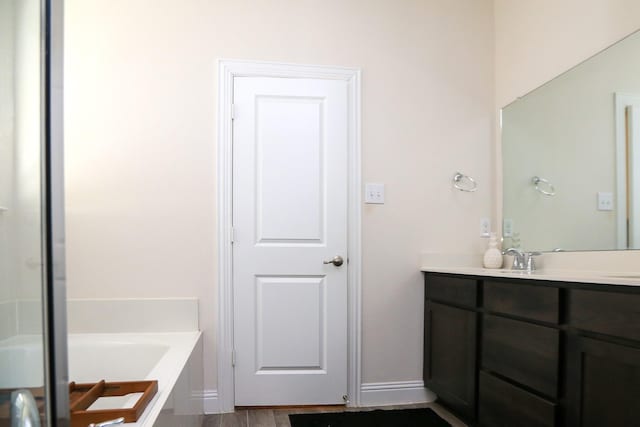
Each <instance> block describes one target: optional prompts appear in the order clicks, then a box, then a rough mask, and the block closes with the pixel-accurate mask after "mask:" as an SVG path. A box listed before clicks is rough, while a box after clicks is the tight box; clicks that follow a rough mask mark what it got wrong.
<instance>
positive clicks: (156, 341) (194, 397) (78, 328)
mask: <svg viewBox="0 0 640 427" xmlns="http://www.w3.org/2000/svg"><path fill="white" fill-rule="evenodd" d="M67 309H68V310H67V311H68V330H69V380H70V381H75V382H76V383H92V382H98V381H100V380H102V379H104V380H106V381H107V382H108V381H131V380H134V381H135V380H157V381H158V392H157V394H156V395H155V397H154V398H153V399H152V400H151V402H150V403H149V405H148V406H147V408H146V409H145V411H144V413H143V414H142V416H141V417H140V419H139V420H138V421H137V422H136V423H127V424H125V425H131V426H141V427H142V426H144V427H152V426H153V427H175V426H178V425H180V426H184V427H200V426H199V424H200V423H201V420H202V416H203V413H204V408H203V399H202V396H203V366H202V363H203V362H202V346H203V337H202V332H200V331H199V325H198V299H197V298H145V299H130V298H120V299H70V300H68V303H67ZM136 399H137V396H134V397H128V398H119V400H117V401H114V402H113V404H114V405H118V404H122V405H125V406H126V405H129V404H132V403H133V402H135V400H136ZM109 404H111V402H110V403H109Z"/></svg>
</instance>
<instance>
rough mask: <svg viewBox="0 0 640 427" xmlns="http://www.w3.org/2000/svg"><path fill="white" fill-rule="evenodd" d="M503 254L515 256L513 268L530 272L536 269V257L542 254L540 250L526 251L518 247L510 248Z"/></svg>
mask: <svg viewBox="0 0 640 427" xmlns="http://www.w3.org/2000/svg"><path fill="white" fill-rule="evenodd" d="M503 254H504V255H512V256H513V264H512V265H511V269H512V270H518V271H527V272H529V273H530V272H532V271H535V269H536V263H535V260H534V257H536V256H538V255H542V254H541V253H540V252H524V251H521V250H520V249H517V248H509V249H507V250H506V251H504V252H503Z"/></svg>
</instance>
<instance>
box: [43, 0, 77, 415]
mask: <svg viewBox="0 0 640 427" xmlns="http://www.w3.org/2000/svg"><path fill="white" fill-rule="evenodd" d="M40 10H41V18H40V22H41V23H40V29H41V30H40V31H41V34H40V37H41V56H40V58H41V60H40V62H41V91H40V93H41V104H40V105H41V109H42V111H41V114H42V115H41V117H42V119H41V120H42V123H41V135H42V137H41V145H42V159H41V165H42V166H41V168H42V190H43V191H42V207H43V215H42V236H43V243H42V260H43V271H42V278H43V280H42V283H43V285H42V294H43V295H42V297H43V298H42V301H43V304H42V310H43V323H44V324H43V332H44V349H45V351H44V359H45V360H44V363H45V391H46V393H45V395H46V411H47V414H46V419H47V424H48V425H49V426H51V427H53V426H56V427H58V426H61V427H67V426H69V424H70V414H69V385H68V384H69V375H68V362H67V307H66V273H65V237H64V236H65V234H64V168H63V160H64V159H63V158H64V145H63V143H64V140H63V138H64V132H63V112H64V110H63V76H64V69H63V52H64V0H40Z"/></svg>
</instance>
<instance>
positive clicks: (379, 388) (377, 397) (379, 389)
mask: <svg viewBox="0 0 640 427" xmlns="http://www.w3.org/2000/svg"><path fill="white" fill-rule="evenodd" d="M361 393H362V396H361V400H360V406H385V405H405V404H410V403H428V402H434V401H435V400H436V398H437V396H436V395H435V394H434V393H433V392H432V391H431V390H429V389H427V388H425V387H424V382H423V381H397V382H386V383H366V384H362V388H361Z"/></svg>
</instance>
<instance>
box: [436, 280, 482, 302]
mask: <svg viewBox="0 0 640 427" xmlns="http://www.w3.org/2000/svg"><path fill="white" fill-rule="evenodd" d="M425 285H426V292H425V295H426V297H427V298H428V299H433V300H436V301H441V302H449V303H452V304H457V305H462V306H466V307H475V306H476V303H477V294H478V281H477V280H474V279H465V278H459V277H445V276H433V275H430V274H427V275H425Z"/></svg>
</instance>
